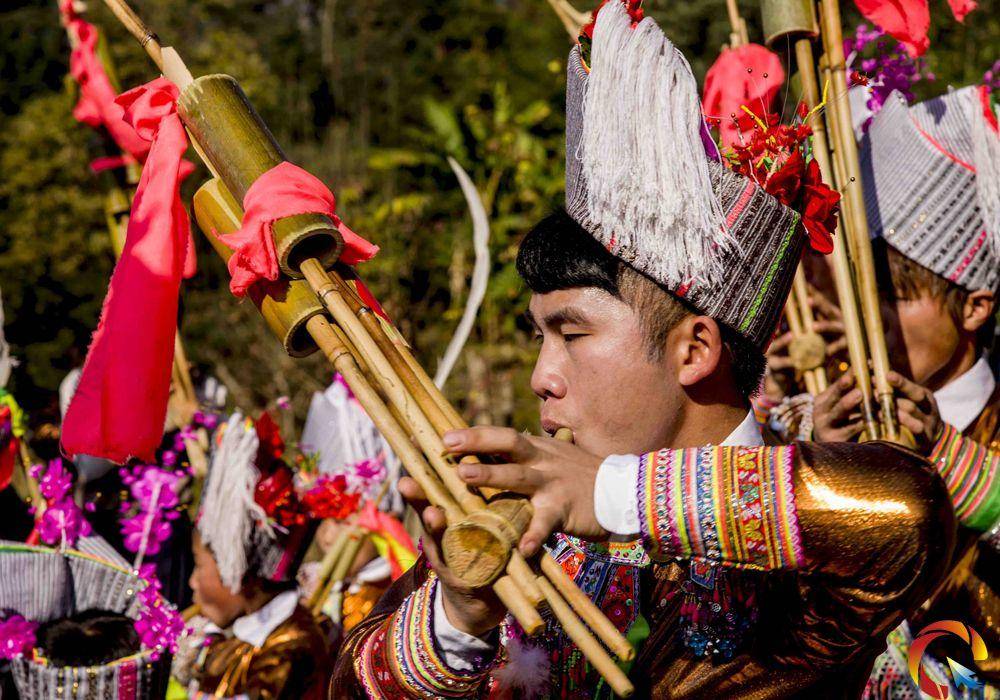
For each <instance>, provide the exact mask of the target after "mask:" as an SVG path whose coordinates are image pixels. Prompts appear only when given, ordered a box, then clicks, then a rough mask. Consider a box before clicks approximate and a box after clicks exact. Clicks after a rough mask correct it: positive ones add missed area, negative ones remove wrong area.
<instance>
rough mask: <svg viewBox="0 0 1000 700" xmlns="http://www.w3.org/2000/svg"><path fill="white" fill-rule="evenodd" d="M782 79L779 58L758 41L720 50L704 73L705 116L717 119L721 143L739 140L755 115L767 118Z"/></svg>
mask: <svg viewBox="0 0 1000 700" xmlns="http://www.w3.org/2000/svg"><path fill="white" fill-rule="evenodd" d="M784 82H785V70H784V68H782V66H781V59H780V58H778V57H777V56H776V55H775V54H774V53H772V52H771V51H768V50H767V48H765V47H763V46H761V45H760V44H745V45H743V46H738V47H736V48H735V49H729V48H723V49H722V53H721V54H719V57H718V58H717V59H715V63H713V64H712V67H711V68H709V69H708V73H707V74H706V75H705V98H704V100H702V104H703V109H704V111H705V116H706V117H709V118H712V119H713V120H714V119H718V120H719V121H718V125H719V135H720V137H721V139H722V144H723V145H724V146H732V145H733V144H738V143H741V141H740V134H741V133H742V132H744V131H748V130H750V129H752V128H753V126H754V119H753V117H752V116H751V115H749V114H747V113H746V112H745V111H744V110H743V107H744V106H746V108H747V109H749V110H751V111H752V112H753V113H754V114H756V115H757V117H759V118H760V119H762V120H763V119H766V117H767V114H768V113H769V112H770V111H771V105H772V104H773V103H774V98H775V96H776V95H777V94H778V91H779V90H780V89H781V86H782V84H783V83H784Z"/></svg>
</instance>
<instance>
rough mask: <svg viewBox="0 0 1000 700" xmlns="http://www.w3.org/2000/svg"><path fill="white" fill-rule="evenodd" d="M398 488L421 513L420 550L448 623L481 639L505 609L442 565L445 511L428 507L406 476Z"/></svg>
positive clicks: (486, 590) (492, 596) (485, 591)
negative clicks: (436, 585)
mask: <svg viewBox="0 0 1000 700" xmlns="http://www.w3.org/2000/svg"><path fill="white" fill-rule="evenodd" d="M397 488H398V489H399V493H400V495H402V496H403V498H405V499H406V501H407V503H409V504H410V505H411V506H412V507H413V508H414V510H416V511H417V512H418V513H420V516H421V520H422V521H423V524H424V530H425V531H426V534H425V535H424V537H423V538H422V539H421V540H420V542H421V548H422V550H423V553H424V556H425V557H427V563H428V564H429V565H430V567H431V568H432V569H433V570H434V573H436V574H437V577H438V580H439V581H440V584H441V585H440V587H439V588H438V592H439V594H440V595H441V596H442V603H443V605H444V610H445V614H446V615H447V616H448V621H449V622H451V624H452V626H454V627H455V628H456V629H459V630H461V631H462V632H465V633H466V634H471V635H472V636H474V637H482V636H483V635H484V634H486V633H487V632H489V631H490V630H492V629H494V628H495V627H497V626H498V625H499V624H500V623H501V622H502V621H503V618H504V615H506V613H507V609H506V608H505V607H504V606H503V603H501V602H500V600H499V599H498V598H497V597H496V595H495V594H494V593H493V590H492V589H490V588H489V587H486V588H475V589H473V588H469V587H468V586H464V585H462V582H461V581H460V580H459V579H458V578H457V577H456V576H454V575H453V574H452V573H451V570H450V569H449V568H448V566H447V565H446V564H445V563H444V556H443V555H442V554H441V536H442V535H443V534H444V530H445V526H446V525H447V523H446V521H445V516H444V511H443V510H441V509H440V508H437V507H435V506H432V505H430V504H429V503H428V501H427V497H426V495H425V494H424V492H423V489H421V488H420V486H419V485H418V484H417V482H416V481H414V480H413V479H412V478H410V477H408V476H404V477H403V478H401V479H400V480H399V484H398V486H397Z"/></svg>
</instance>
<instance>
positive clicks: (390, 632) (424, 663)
mask: <svg viewBox="0 0 1000 700" xmlns="http://www.w3.org/2000/svg"><path fill="white" fill-rule="evenodd" d="M436 588H437V578H436V577H435V576H434V575H433V574H431V575H430V577H429V578H428V579H427V581H426V582H425V583H424V584H423V585H422V586H420V587H419V588H417V589H416V590H415V591H414V592H413V593H411V594H410V595H409V597H407V599H406V600H405V601H404V602H403V604H402V605H401V606H400V607H399V609H398V610H396V612H395V613H393V614H392V615H391V616H390V617H389V618H388V619H387V620H386V621H385V622H384V623H383V624H381V625H380V626H379V628H378V629H376V630H375V631H374V632H373V633H372V634H371V635H370V636H369V637H368V638H367V640H366V641H365V642H364V644H363V646H362V648H361V650H360V654H358V655H357V656H356V658H355V671H356V673H357V677H358V680H359V681H360V682H361V685H362V686H363V688H364V691H365V693H366V694H367V695H368V697H370V698H400V697H407V698H467V697H475V696H477V695H479V694H480V691H481V690H482V688H483V687H484V683H485V681H486V679H487V676H488V675H489V672H490V671H491V670H492V668H493V665H494V663H493V662H494V660H492V659H490V660H486V661H485V662H484V663H483V664H482V666H481V667H480V668H479V669H477V670H476V671H458V670H455V669H453V668H451V667H449V665H448V664H447V663H446V662H445V660H444V655H443V654H442V652H441V650H440V649H439V648H438V645H437V642H436V640H435V638H434V597H435V596H434V592H435V590H436Z"/></svg>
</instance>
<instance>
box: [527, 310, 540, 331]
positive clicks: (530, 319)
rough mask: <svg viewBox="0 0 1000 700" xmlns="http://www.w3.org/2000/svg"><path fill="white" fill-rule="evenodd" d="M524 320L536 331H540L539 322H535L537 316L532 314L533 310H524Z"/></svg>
mask: <svg viewBox="0 0 1000 700" xmlns="http://www.w3.org/2000/svg"><path fill="white" fill-rule="evenodd" d="M524 320H525V321H527V322H528V323H530V324H531V327H532V328H534V329H535V330H536V331H537V330H539V328H538V321H536V320H535V314H533V313H531V309H525V310H524Z"/></svg>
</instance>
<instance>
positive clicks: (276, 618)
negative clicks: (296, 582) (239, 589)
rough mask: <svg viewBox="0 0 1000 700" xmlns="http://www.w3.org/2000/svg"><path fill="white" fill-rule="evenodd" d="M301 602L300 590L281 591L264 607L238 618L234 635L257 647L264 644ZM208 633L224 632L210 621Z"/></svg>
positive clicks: (234, 626)
mask: <svg viewBox="0 0 1000 700" xmlns="http://www.w3.org/2000/svg"><path fill="white" fill-rule="evenodd" d="M298 604H299V592H298V591H297V590H294V591H285V592H284V593H279V594H278V595H276V596H274V597H273V598H271V600H269V601H268V602H267V603H265V605H264V607H262V608H261V609H260V610H256V611H254V612H252V613H250V614H249V615H244V616H243V617H238V618H236V620H235V622H233V624H232V627H231V628H230V629H231V631H232V634H233V636H234V637H236V638H237V639H238V640H240V641H241V642H246V643H247V644H250V645H252V646H255V647H262V646H264V642H265V641H266V640H267V638H268V637H269V636H271V633H272V632H274V630H276V629H277V628H278V626H279V625H280V624H281V623H282V622H284V621H285V620H287V619H288V618H290V617H291V616H292V613H293V612H295V606H297V605H298ZM205 631H206V632H207V633H208V634H220V633H223V631H222V630H220V629H219V628H218V627H217V626H216V625H213V624H211V623H209V624H208V625H207V626H206V627H205Z"/></svg>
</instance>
